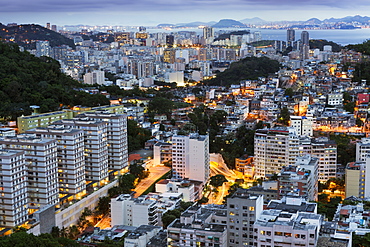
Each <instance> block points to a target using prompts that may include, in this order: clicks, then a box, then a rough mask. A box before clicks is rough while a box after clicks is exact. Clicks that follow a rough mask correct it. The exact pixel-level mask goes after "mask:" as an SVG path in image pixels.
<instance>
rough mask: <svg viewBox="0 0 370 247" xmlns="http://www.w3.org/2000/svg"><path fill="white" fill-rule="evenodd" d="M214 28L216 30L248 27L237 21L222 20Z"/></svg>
mask: <svg viewBox="0 0 370 247" xmlns="http://www.w3.org/2000/svg"><path fill="white" fill-rule="evenodd" d="M212 27H214V28H229V27H235V28H239V27H246V25H245V24H243V23H241V22H239V21H236V20H232V19H222V20H220V21H219V22H217V23H216V24H214V25H213V26H212Z"/></svg>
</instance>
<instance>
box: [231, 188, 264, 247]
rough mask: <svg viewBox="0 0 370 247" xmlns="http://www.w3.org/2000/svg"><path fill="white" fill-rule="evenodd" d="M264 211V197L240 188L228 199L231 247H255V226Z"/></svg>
mask: <svg viewBox="0 0 370 247" xmlns="http://www.w3.org/2000/svg"><path fill="white" fill-rule="evenodd" d="M262 210H263V196H262V195H251V194H249V193H247V190H246V189H241V188H238V189H237V190H236V192H235V193H234V194H233V195H232V196H231V197H229V198H227V229H228V230H229V232H228V235H227V238H228V245H227V246H229V247H243V246H249V247H252V246H254V242H255V241H254V239H253V224H254V222H255V221H256V220H257V219H258V218H259V216H260V214H261V212H262Z"/></svg>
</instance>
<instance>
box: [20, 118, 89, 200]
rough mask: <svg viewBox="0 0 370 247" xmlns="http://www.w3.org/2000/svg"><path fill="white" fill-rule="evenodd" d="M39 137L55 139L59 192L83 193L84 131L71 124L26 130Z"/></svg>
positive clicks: (84, 181)
mask: <svg viewBox="0 0 370 247" xmlns="http://www.w3.org/2000/svg"><path fill="white" fill-rule="evenodd" d="M27 133H32V134H35V135H36V136H40V137H41V138H50V139H55V140H57V156H58V183H59V193H60V194H70V195H76V197H78V194H80V193H81V194H84V193H85V190H86V179H85V156H84V132H83V131H82V130H77V129H73V127H72V126H64V125H49V126H48V127H44V128H41V127H40V128H35V129H31V130H28V131H27Z"/></svg>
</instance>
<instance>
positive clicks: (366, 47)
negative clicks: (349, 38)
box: [346, 39, 370, 55]
mask: <svg viewBox="0 0 370 247" xmlns="http://www.w3.org/2000/svg"><path fill="white" fill-rule="evenodd" d="M346 48H348V49H349V50H354V51H358V52H361V53H362V54H364V55H370V40H369V39H368V40H366V41H364V42H363V43H362V44H355V45H347V46H346Z"/></svg>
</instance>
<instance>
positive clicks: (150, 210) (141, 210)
mask: <svg viewBox="0 0 370 247" xmlns="http://www.w3.org/2000/svg"><path fill="white" fill-rule="evenodd" d="M157 224H158V210H157V202H156V201H153V200H150V199H146V198H145V197H139V198H132V197H131V196H130V195H128V194H124V195H120V196H118V197H116V198H112V199H111V225H112V226H114V225H128V226H141V225H153V226H156V225H157Z"/></svg>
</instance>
